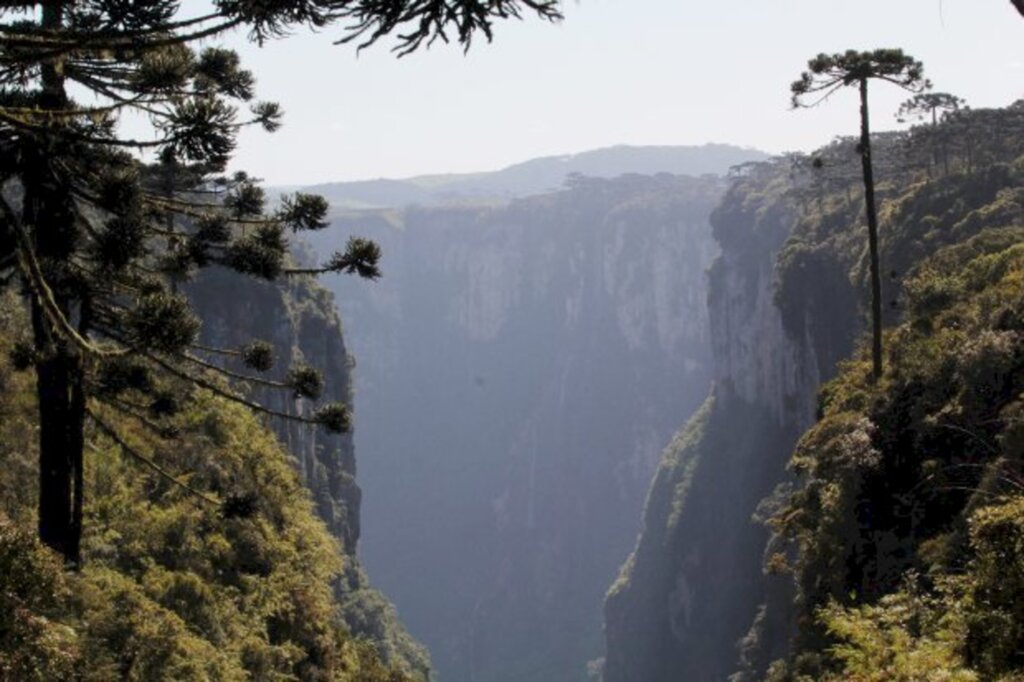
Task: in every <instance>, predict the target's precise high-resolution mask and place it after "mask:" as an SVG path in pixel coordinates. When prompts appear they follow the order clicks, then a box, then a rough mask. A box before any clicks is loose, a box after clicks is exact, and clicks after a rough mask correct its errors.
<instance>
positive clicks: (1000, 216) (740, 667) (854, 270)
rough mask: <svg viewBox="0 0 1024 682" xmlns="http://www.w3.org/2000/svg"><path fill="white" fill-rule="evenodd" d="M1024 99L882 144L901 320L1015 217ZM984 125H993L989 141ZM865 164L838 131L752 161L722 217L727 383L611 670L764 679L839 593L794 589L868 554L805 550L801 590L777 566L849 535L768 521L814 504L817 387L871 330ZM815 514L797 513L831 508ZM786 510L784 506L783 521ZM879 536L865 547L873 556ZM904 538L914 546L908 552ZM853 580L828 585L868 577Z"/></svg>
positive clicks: (714, 317) (615, 635) (888, 286)
mask: <svg viewBox="0 0 1024 682" xmlns="http://www.w3.org/2000/svg"><path fill="white" fill-rule="evenodd" d="M1022 111H1024V110H1022V109H1021V108H1020V105H1019V104H1017V105H1014V106H1012V107H1010V108H1009V109H1006V110H979V111H975V112H971V113H969V114H965V115H962V116H958V117H955V118H952V119H950V120H949V121H947V122H945V123H944V124H943V125H942V126H941V127H939V128H933V127H928V126H922V127H921V128H917V129H914V130H912V131H910V132H907V133H901V134H884V135H880V136H878V138H877V139H876V140H875V147H876V151H877V154H876V172H877V177H878V178H879V185H878V190H879V196H880V197H881V205H882V209H881V217H882V224H883V228H884V232H883V234H882V244H881V246H882V249H881V250H882V262H883V263H884V264H885V277H884V282H883V301H884V302H885V309H886V312H885V318H886V320H887V323H890V324H893V323H896V322H897V321H899V320H900V319H901V317H902V315H903V308H904V305H905V301H904V298H905V296H906V292H905V291H904V276H905V274H906V273H908V272H909V271H911V270H914V269H915V268H918V267H920V266H921V263H923V262H924V261H925V259H926V258H927V257H929V256H930V255H931V254H933V253H935V252H936V251H937V250H939V249H941V248H942V247H943V246H946V245H950V244H957V243H959V242H961V241H965V240H968V239H969V238H970V237H972V236H973V235H975V234H977V231H978V230H980V229H982V228H984V227H1000V226H1002V225H1004V224H1012V222H1013V221H1014V220H1018V218H1017V216H1018V215H1019V213H1018V211H1019V208H1018V203H1017V199H1015V198H1014V197H1015V196H1017V195H1019V189H1018V187H1019V185H1015V184H1014V183H1015V182H1017V181H1016V180H1014V178H1015V177H1017V176H1016V175H1015V172H1014V171H1013V170H1012V168H1013V167H1014V164H1019V163H1020V160H1019V156H1018V155H1019V154H1020V153H1021V150H1022V147H1021V144H1022V141H1024V137H1022V136H1021V134H1020V133H1021V131H1022V130H1024V128H1022V127H1021V125H1022V120H1024V119H1022V118H1021V112H1022ZM982 130H988V131H990V134H989V135H988V141H987V142H985V143H981V142H980V140H979V136H980V131H982ZM965 131H967V132H965ZM937 144H943V145H946V149H947V150H952V153H953V155H954V156H955V157H956V161H955V163H953V164H951V166H950V168H951V170H950V169H946V170H945V171H942V170H941V169H939V168H936V167H935V164H934V159H935V158H937V157H936V154H935V151H936V145H937ZM982 145H983V146H984V149H982ZM1015 159H1016V160H1015ZM857 163H858V157H857V154H856V149H855V145H854V143H853V142H852V141H850V140H841V141H837V142H836V143H834V144H833V145H830V146H829V147H827V148H824V149H821V150H818V151H816V152H815V153H814V154H812V155H809V156H793V157H785V158H778V159H774V160H772V161H770V162H765V163H758V164H753V165H749V166H747V167H745V168H743V169H741V170H740V172H738V173H737V174H736V177H735V178H734V180H733V184H732V185H731V186H730V189H729V190H728V192H727V193H726V195H725V198H724V199H723V201H722V204H721V205H720V206H719V207H718V208H716V209H715V211H714V213H713V214H712V224H713V225H714V234H715V238H716V240H717V241H718V243H719V245H720V247H721V251H722V253H721V255H720V256H719V258H718V259H717V260H716V262H715V263H714V265H713V266H712V267H711V269H710V271H709V283H708V308H709V320H710V329H711V338H712V344H713V362H714V387H713V389H712V391H711V395H710V397H709V398H708V400H707V402H706V403H705V405H704V407H703V408H702V409H701V410H700V411H699V412H698V413H697V414H696V415H695V416H694V417H693V418H691V420H690V422H689V423H688V424H687V426H686V427H684V429H682V430H681V431H680V433H679V434H677V436H676V437H675V438H674V439H673V440H672V441H671V443H670V445H669V446H668V448H666V450H665V452H664V454H663V457H662V462H661V464H660V466H659V469H658V472H657V474H656V475H655V478H654V482H653V484H652V487H651V490H650V493H649V496H648V500H647V504H646V507H645V511H644V528H643V531H642V534H641V537H640V540H639V542H638V544H637V547H636V549H635V551H634V552H633V554H632V555H631V556H630V557H629V559H628V561H627V562H626V563H625V564H624V566H623V567H622V570H621V573H620V576H619V579H618V580H617V581H616V582H615V584H614V585H613V586H612V588H611V589H610V590H609V593H608V597H607V600H606V603H605V632H606V647H607V648H606V660H605V666H604V677H603V679H604V680H605V682H659V681H661V680H665V681H666V682H667V681H668V680H673V681H674V680H680V679H683V680H688V681H694V682H703V681H707V682H711V681H720V680H725V679H732V680H735V681H737V682H746V681H753V680H760V679H765V675H766V674H767V671H768V667H769V664H770V663H771V662H772V661H773V660H776V659H785V658H786V657H787V655H788V652H790V647H791V645H792V642H793V641H797V642H801V641H803V642H805V643H806V639H803V640H802V639H799V638H798V639H797V640H794V639H793V636H794V634H795V633H796V631H797V628H796V623H797V622H799V623H800V624H801V627H802V628H805V629H806V628H808V627H810V626H809V625H808V624H813V623H814V621H815V617H816V616H815V612H814V609H815V608H818V607H820V606H823V605H824V603H823V602H824V600H825V599H824V598H822V599H821V600H808V599H807V597H806V596H800V598H799V599H798V601H797V603H798V604H800V606H799V609H800V611H799V613H797V608H798V607H797V606H794V598H795V597H797V595H798V594H799V595H806V594H808V593H811V594H818V593H817V592H815V590H814V589H810V588H809V587H808V586H809V585H812V584H814V585H817V584H818V583H821V584H826V583H828V584H831V583H829V580H830V579H829V578H828V577H827V575H828V574H829V572H832V571H839V572H840V573H842V571H841V570H840V568H839V567H840V565H841V561H849V562H857V561H860V560H861V558H857V557H854V556H852V555H850V556H845V557H844V558H842V559H841V560H840V563H834V564H830V565H829V566H828V567H825V568H823V567H822V566H816V569H817V570H819V571H820V573H818V574H816V575H814V576H811V577H808V574H809V573H811V571H809V570H807V569H805V568H804V567H805V566H806V565H807V564H808V563H810V562H811V559H806V558H804V559H801V561H802V562H803V563H800V564H799V565H800V566H801V568H800V569H799V570H798V573H800V571H802V573H800V576H799V579H798V582H799V583H800V586H801V589H800V590H797V589H796V586H795V585H794V583H793V581H792V580H790V579H788V578H786V577H781V576H774V575H772V576H769V575H768V574H767V573H766V571H765V567H783V568H784V566H785V564H786V562H787V561H788V559H789V558H790V557H791V555H792V554H793V553H799V552H798V550H800V549H801V548H806V547H808V546H810V547H817V546H819V545H821V546H825V545H827V546H828V547H833V546H836V547H839V546H840V545H836V543H835V542H833V543H832V544H828V543H829V542H831V540H830V539H829V538H821V537H811V536H813V535H814V534H813V533H805V534H804V535H803V536H801V540H800V543H797V544H798V545H799V546H794V545H789V546H788V547H787V546H786V545H784V544H783V543H782V542H781V539H780V538H778V537H774V538H770V536H769V532H768V529H767V528H766V527H765V526H764V522H765V521H766V520H768V519H769V518H771V517H773V515H776V514H778V510H779V509H780V508H785V505H786V504H789V505H791V506H792V507H794V508H796V507H799V504H798V503H797V502H795V501H794V500H801V499H804V498H803V497H802V495H803V493H801V492H799V491H800V488H799V485H800V484H801V482H800V481H796V480H791V473H790V471H789V470H788V468H787V465H788V463H789V462H790V458H791V455H792V454H793V451H794V446H796V444H797V441H798V439H799V438H800V436H801V434H803V433H804V431H805V430H806V429H807V428H808V427H809V426H811V425H812V424H813V423H814V420H815V419H816V418H817V417H818V416H819V415H818V412H819V409H820V408H819V406H818V405H819V402H818V400H819V399H818V389H819V387H820V386H821V384H822V383H823V382H825V381H827V380H829V379H831V378H832V377H833V376H835V374H836V372H837V365H838V364H839V363H840V361H841V360H844V359H845V358H848V357H849V356H850V354H851V352H852V351H853V349H854V344H855V342H856V341H857V337H858V336H859V335H860V334H862V333H863V332H864V331H865V330H866V325H865V316H864V310H865V309H866V307H867V306H866V303H867V301H866V296H865V293H864V292H866V291H867V290H868V288H867V286H866V282H867V277H868V272H867V267H866V262H867V257H866V249H865V244H866V229H865V228H864V216H863V211H862V206H863V201H862V194H861V192H860V189H859V187H858V182H859V180H858V175H857V172H856V166H857ZM943 173H944V174H943ZM940 175H942V177H939V176H940ZM908 390H910V389H908ZM888 426H889V429H888V430H887V431H886V432H885V433H886V434H888V435H886V436H884V437H883V436H882V435H879V437H878V440H879V442H880V443H881V442H885V439H886V438H899V437H901V436H899V434H900V433H902V431H901V429H903V428H904V427H903V426H902V424H901V423H897V422H893V423H891V424H889V425H888ZM812 433H813V432H812ZM879 434H882V431H879ZM879 447H880V448H881V447H882V446H881V445H880V446H879ZM902 456H903V455H899V456H896V455H894V457H897V459H896V461H899V457H902ZM821 457H822V458H824V457H825V455H821ZM805 459H806V457H805ZM821 476H822V477H825V474H821ZM794 486H796V487H794ZM793 490H797V491H798V492H797V493H793ZM787 500H789V502H787ZM823 504H824V503H823ZM804 506H807V505H804ZM812 511H813V513H810V515H809V516H806V517H801V518H818V516H819V515H821V514H822V512H821V510H820V509H818V510H812ZM858 513H860V512H856V511H851V512H850V513H849V515H848V516H849V517H853V516H854V515H855V514H858ZM915 513H916V512H915ZM912 515H913V514H910V513H908V514H907V516H908V518H909V517H910V516H912ZM879 518H881V517H877V518H875V519H874V520H872V519H871V518H867V519H857V520H854V519H853V518H846V519H844V520H843V522H842V523H843V524H845V525H843V526H842V528H844V529H845V530H847V531H850V529H851V528H852V529H853V531H851V532H853V534H854V535H856V534H857V533H858V532H860V533H861V535H862V536H867V535H870V534H871V533H873V532H874V531H873V530H872V527H873V525H877V523H879ZM785 521H786V519H785V518H783V519H781V520H780V517H778V516H775V519H774V524H775V526H776V527H779V524H780V523H783V522H785ZM821 523H822V525H823V526H824V525H827V524H826V522H825V521H822V522H821ZM858 523H860V524H862V525H863V528H862V530H860V531H858V530H856V528H857V524H858ZM837 524H838V522H837ZM797 525H799V524H797ZM837 527H838V526H837ZM819 530H820V529H819ZM832 530H835V529H834V528H833V529H832ZM821 534H824V531H821ZM790 539H792V538H790ZM844 541H845V540H844ZM883 549H884V548H881V547H872V546H870V543H868V544H867V545H864V546H862V547H861V551H862V552H864V554H865V556H868V555H870V556H874V555H875V554H874V553H875V552H878V553H882V552H883ZM823 551H824V550H823ZM899 551H902V552H903V554H902V555H901V556H903V557H904V559H905V558H906V556H907V555H908V552H906V551H904V550H902V549H901V550H899ZM766 557H768V558H769V559H770V560H769V561H765V558H766ZM865 561H867V560H865ZM776 564H778V566H776ZM845 565H847V566H853V563H848V564H845ZM901 565H902V566H903V567H904V568H906V566H907V562H906V561H904V562H903V564H901ZM858 575H860V574H858ZM889 577H890V578H892V576H889ZM896 579H897V582H898V574H897V577H896ZM816 581H817V582H816ZM880 584H881V583H877V584H875V585H874V587H875V588H877V587H878V585H880ZM842 585H843V587H841V588H838V589H837V590H834V591H833V594H832V596H835V595H837V594H838V595H846V594H852V593H851V592H849V590H854V591H856V590H859V589H861V588H862V587H863V585H860V584H854V582H853V581H847V582H844V583H842ZM890 587H891V585H890ZM844 590H846V591H844ZM877 596H878V595H877V594H875V598H877ZM810 630H812V631H814V628H813V627H810ZM816 641H817V644H818V645H821V640H820V639H818V640H816ZM801 646H803V645H801ZM821 646H824V645H821ZM798 653H799V652H798ZM775 670H776V671H777V672H778V671H781V670H784V668H783V667H779V666H776V667H775ZM780 674H781V673H780ZM771 679H773V680H774V679H790V678H788V677H785V678H784V677H779V678H776V677H772V678H771ZM808 679H822V678H820V677H818V676H816V674H812V675H811V677H810V678H808ZM858 679H859V678H858ZM872 679H874V678H872ZM887 679H888V677H887ZM892 679H897V677H893V678H892ZM899 679H918V678H914V677H910V678H899Z"/></svg>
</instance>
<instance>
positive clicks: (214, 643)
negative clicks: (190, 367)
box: [0, 297, 412, 682]
mask: <svg viewBox="0 0 1024 682" xmlns="http://www.w3.org/2000/svg"><path fill="white" fill-rule="evenodd" d="M0 311H2V314H0V320H2V321H3V324H2V327H3V329H2V330H0V349H2V350H3V351H4V353H3V357H4V358H5V359H4V360H0V379H2V381H3V389H4V390H3V392H2V394H0V414H2V419H0V443H2V444H3V445H2V447H0V509H2V510H3V512H2V513H3V514H4V515H6V516H8V517H10V518H11V519H12V520H10V521H7V520H4V521H0V569H2V570H0V599H2V600H5V601H4V604H3V605H2V606H3V608H2V609H0V666H4V670H5V671H15V673H12V674H11V675H0V676H3V677H4V679H26V680H31V679H39V680H59V679H72V678H74V679H85V680H97V681H98V680H111V679H124V680H147V681H149V680H175V681H177V680H211V679H216V680H247V679H261V680H346V681H351V682H357V681H358V682H377V681H381V682H383V681H387V682H400V681H404V680H411V679H412V678H411V677H410V676H408V675H406V674H405V673H403V672H401V671H400V670H399V668H397V667H393V666H390V665H387V664H384V663H383V662H382V661H381V659H380V656H379V654H378V653H377V647H376V645H375V644H373V643H370V642H368V641H364V640H359V639H356V638H354V637H353V636H352V635H351V634H349V632H348V630H347V629H346V628H345V626H344V625H343V618H342V612H341V607H340V606H339V604H338V602H337V600H336V595H335V594H334V591H333V589H334V588H333V586H335V585H337V584H338V583H337V578H338V577H339V576H340V575H341V573H342V571H343V570H345V566H344V565H343V563H342V561H343V558H342V557H343V555H342V554H341V553H340V551H339V548H338V546H337V543H336V542H335V540H334V539H333V538H331V536H330V535H329V533H328V532H327V529H326V528H325V527H324V525H323V523H322V522H321V521H320V520H319V519H318V518H317V517H316V516H315V514H314V511H313V505H312V502H311V500H310V498H309V493H308V492H307V491H306V489H305V488H303V486H302V485H301V483H300V482H299V480H298V477H297V475H296V473H295V472H294V470H293V469H292V467H291V465H290V463H289V461H288V458H287V456H286V454H285V453H284V452H283V451H282V450H281V448H280V446H279V445H278V444H277V442H276V440H275V438H274V437H273V435H272V434H271V433H270V432H269V431H268V430H267V429H266V428H265V426H263V425H261V424H260V423H259V422H258V421H257V420H256V419H255V417H254V416H253V415H252V414H250V413H249V411H248V410H247V409H246V408H244V406H239V405H237V404H234V403H232V402H231V401H228V400H225V399H223V398H220V397H217V396H215V395H213V394H211V393H209V392H198V393H197V394H196V395H195V396H194V399H193V401H191V403H190V404H189V405H188V406H187V407H185V408H184V409H182V410H180V411H179V412H178V413H177V414H176V415H175V416H174V417H173V419H172V420H171V422H172V423H173V426H174V427H175V429H176V434H175V437H174V438H172V439H166V438H161V437H160V436H158V435H156V434H154V433H152V432H151V431H150V430H149V429H147V428H145V427H144V426H142V425H141V424H140V423H139V422H138V420H135V419H133V418H129V417H126V416H124V415H121V414H119V413H116V412H114V411H106V412H103V413H101V419H102V420H103V422H104V423H109V424H110V425H111V426H112V427H113V429H112V431H113V432H114V433H116V434H117V438H118V439H119V440H120V442H121V443H119V442H118V440H115V439H114V438H113V437H112V436H111V435H110V434H108V433H105V432H103V431H102V430H101V429H99V428H95V429H90V430H89V431H88V433H87V443H88V446H87V447H88V448H89V451H90V454H91V456H90V466H89V467H88V469H87V470H86V476H85V486H86V489H87V491H88V493H89V495H90V499H92V500H93V503H92V504H91V505H90V507H89V508H88V510H87V511H86V521H87V523H86V525H85V528H86V532H85V536H84V542H83V555H84V558H85V565H84V567H83V569H82V570H81V571H80V572H78V573H65V572H63V571H62V570H61V567H60V561H59V560H58V559H57V557H56V556H55V555H54V553H53V552H52V551H51V550H49V549H48V548H45V547H43V546H42V545H40V543H39V542H38V541H37V540H35V539H33V538H32V537H31V535H30V534H29V533H28V532H26V531H25V530H24V528H25V527H26V522H28V521H30V520H31V518H32V511H31V510H32V504H33V502H34V490H33V486H31V485H25V483H24V482H25V480H26V478H27V477H28V475H29V473H30V472H32V470H33V469H34V467H35V462H36V452H35V447H34V441H33V440H32V439H25V438H21V437H20V435H19V434H22V433H25V432H26V431H31V430H32V429H33V428H34V425H35V424H36V420H35V417H34V410H35V405H34V400H33V397H32V391H31V383H32V382H31V380H30V377H29V376H27V375H25V374H24V373H19V372H13V371H12V370H11V367H10V363H9V361H7V360H6V357H7V352H6V351H9V350H10V349H11V348H12V342H11V338H12V337H13V336H14V335H15V334H16V333H17V332H16V330H17V329H18V327H19V326H20V325H21V324H23V323H24V316H23V314H19V312H18V310H17V306H16V305H14V304H13V302H12V300H11V298H10V297H7V298H6V299H5V301H4V305H3V306H0ZM143 449H145V451H146V452H147V453H152V457H151V458H149V459H146V460H143V459H140V455H141V452H140V451H141V450H143ZM200 489H201V490H202V491H212V492H213V493H214V494H218V495H224V496H225V498H226V499H228V500H230V502H231V503H230V504H224V505H220V504H211V503H209V502H208V501H207V498H206V496H205V493H201V494H200V493H197V491H199V490H200ZM228 491H230V493H231V494H230V497H229V496H228Z"/></svg>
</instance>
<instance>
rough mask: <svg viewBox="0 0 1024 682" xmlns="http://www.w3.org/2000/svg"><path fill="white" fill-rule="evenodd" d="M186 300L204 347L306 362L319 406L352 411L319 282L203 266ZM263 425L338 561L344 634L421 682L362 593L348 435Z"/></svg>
mask: <svg viewBox="0 0 1024 682" xmlns="http://www.w3.org/2000/svg"><path fill="white" fill-rule="evenodd" d="M187 293H188V294H189V297H190V298H191V300H192V301H193V305H194V308H195V309H196V312H197V313H198V314H199V316H200V317H201V319H202V321H203V326H202V336H201V342H202V343H203V344H204V345H207V346H212V347H216V348H227V349H233V348H238V347H239V346H241V345H243V344H246V343H249V342H250V341H253V340H261V341H266V342H268V343H270V344H271V345H272V346H273V349H274V357H275V367H274V368H273V370H271V372H270V373H269V374H270V375H271V376H275V377H282V376H284V374H285V372H286V371H287V369H288V368H289V367H290V366H293V365H295V364H298V363H306V364H309V365H312V366H313V367H316V368H317V369H319V370H320V371H321V372H322V373H323V377H324V386H325V390H324V399H325V400H328V401H342V402H345V403H347V404H349V405H351V404H352V372H351V370H352V366H351V363H352V359H351V356H350V355H349V353H348V351H347V349H346V345H345V339H344V336H343V334H342V327H341V321H340V318H339V317H338V314H337V311H336V308H335V305H334V299H333V296H332V295H331V294H330V292H328V291H327V290H326V289H324V288H323V287H321V286H320V285H319V284H317V283H316V282H314V281H313V280H311V279H308V278H296V279H294V280H289V281H286V282H282V283H280V284H272V283H267V282H263V281H257V280H253V279H249V278H242V277H241V276H240V275H237V274H236V273H233V272H230V271H228V270H225V269H219V268H211V269H207V270H204V271H203V272H202V273H201V274H200V276H199V278H198V279H197V280H196V281H195V282H192V283H190V284H189V285H188V291H187ZM211 359H213V358H211ZM228 364H229V365H230V367H229V368H230V369H233V370H235V371H240V372H242V373H247V374H248V373H251V371H249V370H246V369H245V368H244V367H242V366H241V363H239V362H234V361H229V363H228ZM248 390H249V392H250V395H251V397H252V398H254V399H255V400H256V401H257V402H259V403H260V404H262V405H265V406H267V407H269V408H271V409H273V410H275V411H278V412H283V413H287V414H300V413H302V414H308V413H309V411H310V410H311V406H310V405H308V404H305V403H304V401H303V400H296V399H295V398H294V397H293V395H292V394H291V393H290V392H289V391H285V390H278V389H271V388H262V387H251V388H249V389H248ZM267 424H268V426H270V427H271V428H272V429H273V430H274V432H275V433H276V434H277V436H278V439H279V440H280V441H281V443H282V444H283V445H285V447H286V449H287V450H288V452H289V453H291V455H292V457H293V462H294V464H295V467H296V468H297V469H298V471H299V472H300V474H301V476H302V480H303V481H304V483H305V484H306V486H307V487H308V488H309V490H310V492H311V493H312V497H313V500H314V503H315V505H316V511H317V514H318V515H319V516H320V518H321V519H323V521H324V522H325V524H326V525H327V527H328V530H330V532H331V534H332V535H333V536H334V537H336V538H337V539H338V540H339V542H340V544H341V547H342V550H343V551H344V552H345V554H346V562H345V564H344V566H345V572H344V575H343V576H342V577H341V579H340V580H339V581H338V582H337V584H336V585H335V595H336V597H337V599H338V601H339V602H340V603H341V605H342V608H343V611H344V614H345V617H346V620H347V622H348V625H349V628H350V629H351V630H352V631H353V633H354V634H355V635H357V636H360V635H361V636H365V637H367V638H369V639H370V640H372V641H374V643H375V644H377V646H378V648H379V649H380V651H381V653H382V654H383V655H384V656H385V658H386V659H387V660H389V661H394V662H396V663H399V664H401V665H402V666H403V667H404V668H405V669H406V670H407V671H409V672H416V673H419V674H421V675H422V676H423V677H424V678H427V677H428V676H429V674H430V661H429V657H428V656H427V653H426V651H425V650H424V649H423V648H422V647H421V646H420V645H419V644H417V643H416V642H415V641H414V640H413V639H412V638H411V637H409V635H408V634H407V633H406V632H405V629H404V628H403V626H402V625H401V624H400V623H399V622H398V620H397V616H396V614H395V613H394V607H393V606H391V604H390V603H389V602H388V601H387V600H386V599H385V598H383V597H382V596H381V595H380V594H379V593H378V592H377V591H376V590H374V589H372V588H371V587H370V585H369V582H368V580H367V578H366V575H365V573H364V572H363V570H362V568H361V567H360V564H359V561H358V558H357V548H358V543H359V539H360V532H361V528H360V506H361V504H362V492H361V490H360V487H359V485H358V484H357V483H356V457H355V449H354V446H353V437H352V434H351V433H346V434H340V435H335V434H330V433H327V432H326V431H324V430H323V429H320V428H317V427H315V426H311V425H306V424H301V423H297V422H290V421H286V420H284V419H269V420H268V422H267Z"/></svg>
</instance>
